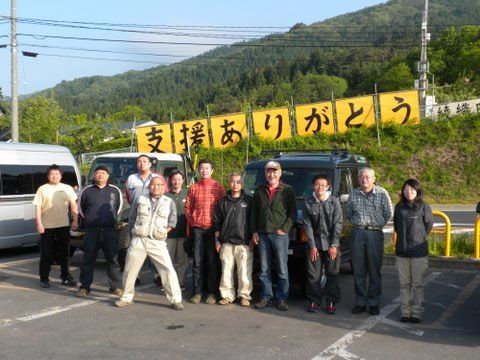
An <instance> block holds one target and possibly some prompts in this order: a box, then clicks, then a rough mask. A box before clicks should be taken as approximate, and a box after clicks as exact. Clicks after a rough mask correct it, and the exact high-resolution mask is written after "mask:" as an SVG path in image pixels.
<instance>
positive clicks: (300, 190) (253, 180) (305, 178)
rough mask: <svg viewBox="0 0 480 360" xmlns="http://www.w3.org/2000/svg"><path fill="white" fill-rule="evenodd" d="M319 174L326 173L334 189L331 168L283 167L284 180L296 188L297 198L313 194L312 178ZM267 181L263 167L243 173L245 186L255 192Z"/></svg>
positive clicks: (247, 189)
mask: <svg viewBox="0 0 480 360" xmlns="http://www.w3.org/2000/svg"><path fill="white" fill-rule="evenodd" d="M317 174H325V175H327V176H328V177H329V179H330V181H331V184H332V187H331V188H332V189H334V188H335V187H334V186H333V171H332V170H331V169H305V168H282V178H281V179H282V181H283V182H284V183H286V184H288V185H290V186H291V187H293V190H295V194H296V195H297V198H305V197H307V196H309V195H311V194H312V191H313V188H312V179H313V177H314V176H315V175H317ZM263 183H265V171H264V170H263V168H258V169H246V170H245V173H244V174H243V188H244V189H245V190H246V191H250V192H253V191H254V190H255V188H256V187H257V186H258V185H260V184H263Z"/></svg>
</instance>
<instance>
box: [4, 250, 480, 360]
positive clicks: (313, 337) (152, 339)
mask: <svg viewBox="0 0 480 360" xmlns="http://www.w3.org/2000/svg"><path fill="white" fill-rule="evenodd" d="M80 261H81V252H77V253H76V254H75V256H74V258H73V259H72V272H73V275H74V277H75V278H77V279H78V275H79V270H78V266H79V264H80ZM105 270H106V267H105V263H104V262H101V261H100V262H98V263H97V269H96V271H95V283H94V287H93V292H92V293H91V296H90V297H88V298H84V299H80V298H77V297H75V296H74V294H75V290H76V289H71V288H67V287H64V286H61V285H60V283H59V279H58V276H59V270H58V267H55V268H54V269H53V270H52V273H51V275H52V276H51V283H52V287H51V288H50V289H47V290H45V289H41V288H40V287H39V281H38V253H37V252H35V251H28V250H21V251H7V252H5V251H2V252H0V343H1V352H0V358H1V359H33V358H35V359H149V360H151V359H169V360H170V359H297V360H299V359H356V358H361V359H457V358H458V359H479V358H480V306H479V304H480V273H479V272H478V271H463V270H452V269H434V268H431V269H429V272H428V276H427V277H426V280H425V282H426V285H425V300H426V301H425V308H426V311H425V313H424V321H423V323H422V324H404V323H400V322H399V321H398V320H399V317H400V312H399V303H398V280H397V274H396V271H395V268H394V267H393V266H389V265H386V266H384V267H383V270H382V281H383V300H382V307H381V314H380V315H379V316H369V315H368V314H367V313H364V314H360V315H352V314H351V313H350V310H351V308H352V307H353V305H354V303H353V278H352V276H351V275H350V274H341V275H340V284H341V289H342V301H341V302H340V303H339V304H338V306H337V314H336V315H327V314H325V313H324V312H319V313H314V314H311V313H308V312H306V311H305V309H306V306H307V302H306V300H305V299H304V298H303V297H301V296H300V295H298V294H291V297H290V299H289V304H290V310H289V311H286V312H280V311H278V310H277V309H276V308H274V307H271V308H267V309H265V310H261V311H259V310H255V309H253V308H243V307H240V306H239V305H236V304H233V305H226V306H220V305H207V304H204V303H202V304H199V305H193V304H189V303H186V305H185V310H184V311H174V310H171V309H169V308H168V302H167V300H166V298H165V295H164V293H162V292H161V291H160V288H159V287H158V286H156V285H154V284H152V275H151V273H150V272H149V271H148V270H146V271H144V272H143V273H142V284H141V286H140V287H139V288H137V294H136V298H135V303H134V304H133V305H131V306H128V307H126V308H121V309H120V308H116V307H114V306H113V305H112V303H113V301H114V300H115V299H116V297H115V296H113V295H111V294H110V293H109V292H108V286H107V283H106V279H105ZM185 295H186V297H188V292H187V293H186V294H185Z"/></svg>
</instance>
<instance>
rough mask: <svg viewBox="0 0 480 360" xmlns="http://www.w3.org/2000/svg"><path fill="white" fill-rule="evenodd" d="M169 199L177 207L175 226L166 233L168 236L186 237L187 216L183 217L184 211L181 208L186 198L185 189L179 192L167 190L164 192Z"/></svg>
mask: <svg viewBox="0 0 480 360" xmlns="http://www.w3.org/2000/svg"><path fill="white" fill-rule="evenodd" d="M165 195H166V196H168V197H169V198H170V199H172V200H173V202H174V203H175V206H176V207H177V226H175V228H174V229H172V231H170V232H169V233H168V237H169V238H180V237H186V236H187V235H186V234H187V218H186V217H185V212H184V211H183V208H184V207H185V199H186V198H187V190H186V189H183V188H182V189H181V190H180V192H179V193H178V194H177V193H174V192H173V191H169V192H168V193H166V194H165Z"/></svg>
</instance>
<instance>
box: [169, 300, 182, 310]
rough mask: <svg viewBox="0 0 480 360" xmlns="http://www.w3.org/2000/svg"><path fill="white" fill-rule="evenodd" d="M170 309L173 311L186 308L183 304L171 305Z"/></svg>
mask: <svg viewBox="0 0 480 360" xmlns="http://www.w3.org/2000/svg"><path fill="white" fill-rule="evenodd" d="M170 307H171V308H172V309H173V310H183V309H185V307H184V306H183V304H182V303H181V302H178V303H173V304H170Z"/></svg>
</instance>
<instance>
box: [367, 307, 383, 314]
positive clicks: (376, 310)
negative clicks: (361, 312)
mask: <svg viewBox="0 0 480 360" xmlns="http://www.w3.org/2000/svg"><path fill="white" fill-rule="evenodd" d="M368 310H369V311H370V315H378V314H380V308H379V307H378V306H370V307H369V308H368Z"/></svg>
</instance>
